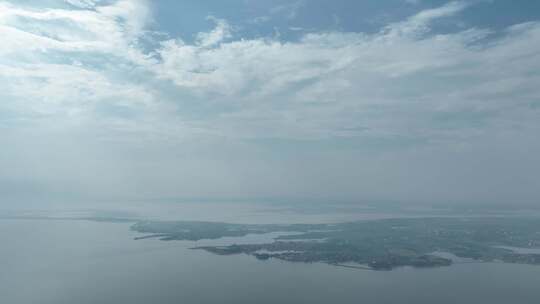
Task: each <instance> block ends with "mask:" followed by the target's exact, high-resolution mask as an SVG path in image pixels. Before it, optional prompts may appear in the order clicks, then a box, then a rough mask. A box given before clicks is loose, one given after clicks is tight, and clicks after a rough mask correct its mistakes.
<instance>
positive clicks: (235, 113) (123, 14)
mask: <svg viewBox="0 0 540 304" xmlns="http://www.w3.org/2000/svg"><path fill="white" fill-rule="evenodd" d="M0 37H2V38H1V41H2V44H1V46H0V193H1V200H0V208H12V207H19V206H47V205H48V204H51V203H58V202H63V203H66V204H70V205H73V206H77V205H79V204H86V205H92V202H96V201H130V200H161V199H169V200H170V199H172V200H175V199H186V198H187V199H191V198H208V199H224V198H228V199H229V198H230V199H243V200H250V199H253V200H255V199H270V198H280V199H288V200H291V201H300V200H303V201H310V200H313V201H315V200H317V201H328V202H333V201H347V202H352V203H365V202H373V201H396V202H402V203H403V204H409V203H414V202H424V203H426V202H427V203H430V204H441V205H452V204H468V205H470V206H475V205H480V204H481V205H488V206H490V205H491V204H496V205H505V206H518V205H534V204H535V203H538V198H539V197H540V179H539V178H538V172H539V170H540V140H539V137H538V134H539V132H540V86H539V84H540V73H539V71H540V3H537V2H535V1H519V4H518V2H514V1H503V0H494V1H472V0H471V1H457V2H448V1H435V0H433V1H427V0H425V1H423V0H419V1H410V0H408V1H406V0H385V1H347V0H339V1H331V2H330V1H319V0H313V1H307V0H306V1H296V2H291V1H281V0H272V1H252V0H233V1H227V3H226V4H224V3H222V2H221V1H208V0H200V1H195V2H188V3H184V1H182V2H176V1H137V0H133V1H129V0H118V1H113V0H111V1H108V0H107V1H106V0H102V1H100V0H65V1H61V0H49V1H30V0H27V1H0Z"/></svg>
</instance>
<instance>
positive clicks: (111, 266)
mask: <svg viewBox="0 0 540 304" xmlns="http://www.w3.org/2000/svg"><path fill="white" fill-rule="evenodd" d="M134 236H136V233H134V232H131V231H130V230H129V224H115V223H97V222H89V221H51V220H0V241H1V244H2V247H1V249H0V261H2V265H1V266H2V267H1V268H2V270H1V271H0V303H10V304H18V303H44V304H48V303H50V304H53V303H54V304H64V303H66V304H67V303H69V304H72V303H82V304H84V303H130V304H138V303H426V304H427V303H475V304H476V303H489V304H497V303H501V304H502V303H505V304H506V303H540V288H538V286H539V283H540V267H534V266H527V265H509V264H460V265H454V266H452V267H446V268H438V269H424V270H415V269H410V268H403V269H398V270H395V271H391V272H375V271H366V270H355V269H347V268H339V267H333V266H329V265H324V264H296V263H287V262H282V261H277V260H269V261H258V260H256V259H254V258H252V257H249V256H245V255H238V256H228V257H224V256H216V255H212V254H209V253H207V252H204V251H194V250H190V249H189V248H190V247H192V246H195V245H199V244H202V243H200V242H178V241H177V242H162V241H158V240H155V239H146V240H139V241H135V240H133V237H134ZM266 237H267V238H268V237H269V236H266ZM248 238H250V239H248V240H244V241H247V242H252V241H257V239H259V240H260V237H258V236H250V237H248ZM238 241H240V239H227V240H221V241H220V242H221V243H227V242H238ZM208 242H209V241H206V243H208Z"/></svg>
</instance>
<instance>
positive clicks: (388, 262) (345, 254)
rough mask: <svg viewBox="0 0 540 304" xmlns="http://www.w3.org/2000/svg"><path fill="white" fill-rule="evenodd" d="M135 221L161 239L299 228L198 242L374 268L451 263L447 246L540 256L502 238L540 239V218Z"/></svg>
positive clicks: (467, 253)
mask: <svg viewBox="0 0 540 304" xmlns="http://www.w3.org/2000/svg"><path fill="white" fill-rule="evenodd" d="M132 229H134V230H136V231H139V232H144V233H152V234H153V235H151V236H156V237H160V238H161V239H163V240H200V239H216V238H220V237H224V236H244V235H246V234H249V233H268V232H278V231H283V232H285V231H287V232H291V231H295V232H299V233H298V234H294V235H282V236H279V237H278V238H277V239H276V240H274V242H271V243H267V244H245V245H237V244H233V245H230V246H206V247H196V248H195V249H202V250H206V251H208V252H212V253H214V254H219V255H230V254H248V255H252V256H254V257H256V258H258V259H261V260H266V259H269V258H276V259H280V260H285V261H290V262H308V263H311V262H324V263H329V264H336V265H337V264H344V263H358V264H363V265H368V266H369V267H370V268H372V269H376V270H390V269H393V268H395V267H399V266H413V267H436V266H448V265H450V264H451V263H452V261H451V260H450V259H448V258H444V257H440V256H437V255H434V252H448V253H452V254H454V255H456V256H458V257H461V258H471V259H474V260H477V261H486V262H487V261H502V262H507V263H523V264H540V254H530V253H529V254H520V253H516V252H513V251H511V250H509V249H506V248H501V247H500V246H511V247H524V248H536V247H540V219H535V218H423V219H388V220H376V221H361V222H353V223H342V224H320V225H238V224H226V223H203V222H139V223H136V224H135V225H134V226H133V227H132Z"/></svg>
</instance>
